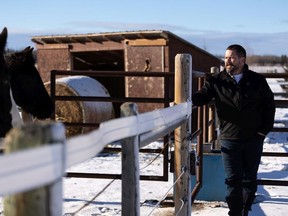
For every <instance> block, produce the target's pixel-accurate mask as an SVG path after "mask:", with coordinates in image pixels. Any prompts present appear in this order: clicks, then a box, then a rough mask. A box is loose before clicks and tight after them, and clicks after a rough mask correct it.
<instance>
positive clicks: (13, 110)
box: [0, 28, 54, 137]
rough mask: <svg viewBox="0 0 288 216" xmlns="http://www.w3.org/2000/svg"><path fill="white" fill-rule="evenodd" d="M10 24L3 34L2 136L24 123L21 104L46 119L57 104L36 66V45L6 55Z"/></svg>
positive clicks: (0, 67) (0, 66) (0, 54)
mask: <svg viewBox="0 0 288 216" xmlns="http://www.w3.org/2000/svg"><path fill="white" fill-rule="evenodd" d="M7 37H8V32H7V28H4V29H3V31H2V33H1V34H0V137H5V135H6V134H7V132H8V131H9V130H10V129H11V128H12V127H13V126H18V125H21V124H22V119H21V118H20V114H19V112H18V108H17V107H16V104H17V106H19V107H20V108H21V109H22V110H24V111H25V112H27V113H29V114H31V115H32V116H33V117H35V118H37V119H47V118H50V117H51V116H52V114H53V113H54V105H53V103H52V100H51V98H50V96H49V94H48V92H47V91H46V88H45V86H44V84H43V82H42V79H41V77H40V74H39V72H38V70H37V68H36V67H35V60H34V58H33V54H32V51H33V48H31V47H27V48H26V49H24V50H23V51H20V52H15V53H12V54H9V55H5V46H6V41H7Z"/></svg>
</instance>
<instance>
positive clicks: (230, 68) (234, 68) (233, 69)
mask: <svg viewBox="0 0 288 216" xmlns="http://www.w3.org/2000/svg"><path fill="white" fill-rule="evenodd" d="M225 69H226V71H227V72H228V73H229V74H233V72H234V71H235V70H236V69H237V67H236V66H235V65H227V66H226V68H225Z"/></svg>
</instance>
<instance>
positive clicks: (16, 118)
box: [10, 89, 23, 127]
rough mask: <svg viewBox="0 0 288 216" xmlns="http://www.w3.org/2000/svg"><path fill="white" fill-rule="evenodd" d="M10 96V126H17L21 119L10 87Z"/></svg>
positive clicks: (21, 122)
mask: <svg viewBox="0 0 288 216" xmlns="http://www.w3.org/2000/svg"><path fill="white" fill-rule="evenodd" d="M10 98H11V103H12V108H11V112H10V114H11V116H12V126H13V127H19V126H21V125H23V120H22V118H21V116H20V113H19V110H18V107H17V105H16V103H15V101H14V99H13V96H12V91H11V89H10Z"/></svg>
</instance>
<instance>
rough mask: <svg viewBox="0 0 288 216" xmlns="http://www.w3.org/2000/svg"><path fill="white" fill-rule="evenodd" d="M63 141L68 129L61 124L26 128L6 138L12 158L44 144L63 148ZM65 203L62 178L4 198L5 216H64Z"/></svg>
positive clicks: (7, 151)
mask: <svg viewBox="0 0 288 216" xmlns="http://www.w3.org/2000/svg"><path fill="white" fill-rule="evenodd" d="M64 140H65V129H64V127H63V125H62V124H53V123H37V124H36V123H35V124H27V125H24V126H22V127H19V128H13V129H12V130H11V132H10V133H9V134H8V135H7V137H6V138H5V150H4V152H5V154H9V153H11V152H16V151H21V150H24V149H29V148H35V147H39V146H43V145H44V144H51V145H53V143H56V142H57V143H59V142H62V143H63V148H64ZM63 153H65V152H64V150H63ZM63 156H64V155H63ZM31 160H33V158H31ZM64 168H65V167H63V170H64ZM19 181H21V179H19ZM62 200H63V194H62V178H60V179H59V180H57V181H56V182H54V183H52V184H50V185H46V186H44V187H41V188H37V189H33V190H30V191H27V192H24V193H19V194H14V195H11V196H7V197H5V198H4V215H5V216H27V215H29V216H39V215H41V216H59V215H62Z"/></svg>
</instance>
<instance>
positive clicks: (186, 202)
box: [174, 54, 192, 216]
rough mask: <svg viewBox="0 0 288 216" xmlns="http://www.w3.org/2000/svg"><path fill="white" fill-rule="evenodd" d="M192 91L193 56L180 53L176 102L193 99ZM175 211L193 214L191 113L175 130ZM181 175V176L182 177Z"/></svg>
mask: <svg viewBox="0 0 288 216" xmlns="http://www.w3.org/2000/svg"><path fill="white" fill-rule="evenodd" d="M191 91H192V56H191V55H190V54H178V55H176V57H175V103H176V104H179V103H183V102H187V101H188V100H189V101H190V100H191V93H192V92H191ZM174 133H175V168H174V170H175V180H177V179H178V178H180V179H179V180H178V181H177V182H176V184H175V213H176V214H177V215H180V216H181V215H182V216H184V215H185V216H187V215H191V196H190V193H191V181H190V179H191V176H190V152H191V141H190V139H189V138H188V136H189V135H190V134H191V115H190V116H189V119H188V120H187V122H186V123H185V124H183V125H181V126H180V127H178V128H176V130H175V132H174ZM180 176H181V177H180Z"/></svg>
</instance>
